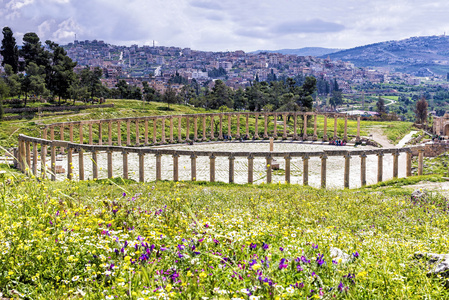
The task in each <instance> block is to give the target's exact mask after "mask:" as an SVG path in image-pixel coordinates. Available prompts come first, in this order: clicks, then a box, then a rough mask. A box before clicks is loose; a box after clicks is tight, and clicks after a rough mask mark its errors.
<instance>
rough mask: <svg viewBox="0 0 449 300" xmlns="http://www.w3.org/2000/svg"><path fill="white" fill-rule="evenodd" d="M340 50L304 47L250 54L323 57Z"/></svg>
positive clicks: (258, 51) (259, 51)
mask: <svg viewBox="0 0 449 300" xmlns="http://www.w3.org/2000/svg"><path fill="white" fill-rule="evenodd" d="M340 50H341V49H331V48H321V47H305V48H300V49H281V50H257V51H254V52H250V53H252V54H258V53H261V52H268V53H280V54H290V55H298V56H323V55H327V54H330V53H334V52H337V51H340Z"/></svg>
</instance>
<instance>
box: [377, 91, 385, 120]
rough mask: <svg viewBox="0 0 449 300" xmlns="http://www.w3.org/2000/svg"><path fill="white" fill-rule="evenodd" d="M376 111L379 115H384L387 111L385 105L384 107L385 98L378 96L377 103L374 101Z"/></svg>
mask: <svg viewBox="0 0 449 300" xmlns="http://www.w3.org/2000/svg"><path fill="white" fill-rule="evenodd" d="M376 112H377V113H378V114H379V116H381V117H382V115H384V114H385V113H386V112H387V110H386V107H385V100H384V99H383V98H382V97H381V96H379V98H378V100H377V103H376Z"/></svg>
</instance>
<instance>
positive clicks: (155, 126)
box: [153, 118, 157, 144]
mask: <svg viewBox="0 0 449 300" xmlns="http://www.w3.org/2000/svg"><path fill="white" fill-rule="evenodd" d="M156 143H157V119H156V118H155V119H153V144H156Z"/></svg>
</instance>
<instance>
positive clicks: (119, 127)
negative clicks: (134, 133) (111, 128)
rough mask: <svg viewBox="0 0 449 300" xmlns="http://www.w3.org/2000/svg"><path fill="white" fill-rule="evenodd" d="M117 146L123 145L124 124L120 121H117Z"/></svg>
mask: <svg viewBox="0 0 449 300" xmlns="http://www.w3.org/2000/svg"><path fill="white" fill-rule="evenodd" d="M117 145H119V146H121V145H122V124H121V122H120V121H117Z"/></svg>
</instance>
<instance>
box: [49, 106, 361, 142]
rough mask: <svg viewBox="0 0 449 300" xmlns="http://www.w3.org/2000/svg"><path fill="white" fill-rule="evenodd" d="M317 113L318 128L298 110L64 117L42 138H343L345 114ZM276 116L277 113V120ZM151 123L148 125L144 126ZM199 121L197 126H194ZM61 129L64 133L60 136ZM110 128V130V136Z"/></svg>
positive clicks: (313, 119) (314, 119) (345, 137)
mask: <svg viewBox="0 0 449 300" xmlns="http://www.w3.org/2000/svg"><path fill="white" fill-rule="evenodd" d="M322 115H323V117H324V124H323V126H322V128H318V122H317V117H318V114H316V113H298V112H293V113H257V112H255V113H218V114H194V115H173V116H152V117H139V118H121V119H105V120H90V121H79V122H64V123H54V124H50V125H47V126H46V127H45V128H44V129H43V134H42V138H43V139H47V138H48V139H50V140H55V138H58V139H59V140H60V141H69V142H75V141H76V142H77V143H79V144H84V143H85V139H84V135H85V130H86V129H87V135H88V140H87V144H89V145H93V144H94V141H95V144H97V145H100V146H101V145H109V146H112V145H114V146H150V145H158V144H167V143H170V144H173V143H182V142H191V141H195V142H201V141H210V140H217V139H218V140H224V139H230V138H232V139H253V140H257V139H268V138H269V137H274V138H275V139H276V138H281V139H291V140H303V141H307V140H310V141H317V140H318V137H319V135H320V136H321V137H322V141H324V142H327V141H329V140H336V139H339V138H340V139H341V140H343V141H345V142H347V141H348V116H347V115H346V114H322ZM279 118H281V121H279V120H278V119H279ZM289 118H293V126H291V125H288V122H287V121H288V119H289ZM329 118H333V120H334V122H333V123H334V124H333V128H332V131H328V124H327V123H328V119H329ZM339 118H340V119H342V120H344V129H343V134H342V136H338V128H337V127H338V125H337V124H338V119H339ZM242 119H243V122H242ZM261 119H262V120H261ZM309 120H310V123H311V122H313V133H311V134H309V133H308V123H309ZM216 121H217V122H218V123H216ZM270 121H272V122H273V130H269V127H270V126H269V122H270ZM192 123H193V126H192ZM226 123H227V124H226ZM279 123H280V124H279ZM151 125H152V128H150V126H151ZM200 125H201V127H202V131H200V130H199V129H200V128H199V127H200ZM166 126H168V127H169V129H168V132H166ZM278 126H281V128H282V129H281V131H280V132H279V131H278V130H279V128H278ZM94 127H96V128H94ZM114 127H115V128H114ZM176 127H177V136H175V132H174V131H175V130H174V129H175V128H176ZM192 127H193V128H192ZM250 127H251V131H250ZM67 129H68V138H67V135H66V130H67ZM74 129H77V130H76V131H77V132H78V136H77V137H76V138H75V136H74ZM94 129H95V133H94ZM114 130H115V131H116V134H114V135H113V131H114ZM191 130H192V132H191ZM58 131H59V133H58ZM298 131H299V132H298ZM104 133H106V135H107V137H104V136H103V134H104ZM183 133H184V136H183ZM132 136H135V140H132V139H131V137H132ZM123 137H125V138H124V140H122V138H123ZM355 141H356V142H358V141H360V117H357V133H356V136H355ZM61 150H62V151H64V150H65V149H64V148H62V149H61Z"/></svg>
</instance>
